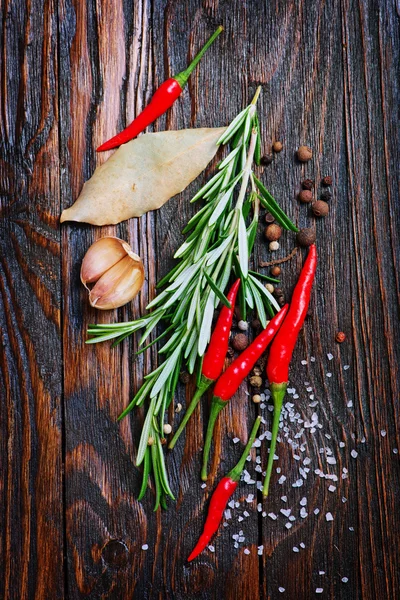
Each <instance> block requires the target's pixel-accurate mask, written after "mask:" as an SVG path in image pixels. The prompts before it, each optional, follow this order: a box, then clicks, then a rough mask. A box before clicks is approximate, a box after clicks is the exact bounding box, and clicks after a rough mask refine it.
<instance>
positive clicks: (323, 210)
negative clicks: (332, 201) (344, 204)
mask: <svg viewBox="0 0 400 600" xmlns="http://www.w3.org/2000/svg"><path fill="white" fill-rule="evenodd" d="M312 211H313V213H314V215H315V216H316V217H326V216H327V215H328V214H329V204H327V203H326V202H324V201H323V200H317V202H314V204H313V205H312Z"/></svg>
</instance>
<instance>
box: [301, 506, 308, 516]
mask: <svg viewBox="0 0 400 600" xmlns="http://www.w3.org/2000/svg"><path fill="white" fill-rule="evenodd" d="M300 516H301V518H302V519H305V518H306V517H308V513H307V511H306V509H305V508H304V506H303V507H302V508H301V510H300Z"/></svg>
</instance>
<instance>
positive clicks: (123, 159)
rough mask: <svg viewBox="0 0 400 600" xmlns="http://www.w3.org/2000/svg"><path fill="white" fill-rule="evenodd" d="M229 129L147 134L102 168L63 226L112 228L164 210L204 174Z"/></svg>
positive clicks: (69, 210) (64, 215)
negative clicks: (78, 223) (77, 223)
mask: <svg viewBox="0 0 400 600" xmlns="http://www.w3.org/2000/svg"><path fill="white" fill-rule="evenodd" d="M225 129H226V128H225V127H218V128H199V129H182V130H179V131H162V132H160V133H146V134H144V135H142V136H140V137H138V138H136V139H134V140H132V141H131V142H128V143H127V144H124V145H123V146H121V147H120V148H119V149H118V150H117V151H116V152H115V153H114V154H113V155H112V156H111V157H110V158H109V159H108V160H107V161H106V162H105V163H104V164H102V165H101V166H100V167H97V169H96V170H95V172H94V174H93V176H92V177H91V178H90V179H89V180H88V181H87V182H86V183H85V184H84V186H83V188H82V191H81V193H80V195H79V198H78V199H77V201H76V202H75V204H73V205H72V206H71V208H67V209H66V210H64V211H63V213H62V215H61V219H60V220H61V222H63V221H81V222H84V223H92V224H93V225H112V224H116V223H120V222H121V221H124V220H125V219H129V218H131V217H140V216H141V215H143V214H144V213H146V212H148V211H149V210H154V209H156V208H160V206H162V205H163V204H164V203H165V202H166V201H167V200H169V198H172V196H175V194H178V193H179V192H181V191H182V190H184V189H185V187H186V186H188V185H189V183H190V182H191V181H193V179H195V178H196V177H197V176H198V175H199V174H200V173H201V171H203V170H204V169H205V168H206V166H207V165H208V163H209V162H210V160H211V159H212V158H213V157H214V155H215V153H216V152H217V150H218V146H217V144H216V142H217V140H218V138H219V137H220V136H221V135H222V133H223V132H224V131H225Z"/></svg>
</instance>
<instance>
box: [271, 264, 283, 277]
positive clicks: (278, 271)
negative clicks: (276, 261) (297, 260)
mask: <svg viewBox="0 0 400 600" xmlns="http://www.w3.org/2000/svg"><path fill="white" fill-rule="evenodd" d="M280 274H281V268H280V267H278V265H275V266H274V267H272V268H271V275H272V277H278V275H280Z"/></svg>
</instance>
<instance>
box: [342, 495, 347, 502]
mask: <svg viewBox="0 0 400 600" xmlns="http://www.w3.org/2000/svg"><path fill="white" fill-rule="evenodd" d="M342 502H343V504H346V502H347V498H345V497H344V496H343V498H342Z"/></svg>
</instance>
